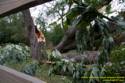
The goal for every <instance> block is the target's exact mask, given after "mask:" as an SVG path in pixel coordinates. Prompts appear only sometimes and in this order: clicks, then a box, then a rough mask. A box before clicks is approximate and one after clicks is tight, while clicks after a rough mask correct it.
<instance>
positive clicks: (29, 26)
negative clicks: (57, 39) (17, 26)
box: [22, 9, 45, 61]
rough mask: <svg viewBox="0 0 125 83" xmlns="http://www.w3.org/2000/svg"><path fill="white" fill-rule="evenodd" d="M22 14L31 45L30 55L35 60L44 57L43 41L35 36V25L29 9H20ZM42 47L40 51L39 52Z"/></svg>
mask: <svg viewBox="0 0 125 83" xmlns="http://www.w3.org/2000/svg"><path fill="white" fill-rule="evenodd" d="M22 13H23V16H24V23H25V27H26V31H27V36H28V41H29V43H30V47H31V56H32V58H33V59H36V60H39V61H40V60H43V59H45V53H44V52H45V51H43V48H44V43H42V42H38V41H37V38H36V36H35V25H34V23H33V20H32V17H31V14H30V11H29V9H27V10H24V11H22ZM41 47H42V52H41Z"/></svg>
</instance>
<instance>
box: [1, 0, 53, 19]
mask: <svg viewBox="0 0 125 83" xmlns="http://www.w3.org/2000/svg"><path fill="white" fill-rule="evenodd" d="M49 1H51V0H0V17H2V16H6V15H9V14H12V13H15V12H19V11H21V10H24V9H28V8H30V7H33V6H36V5H39V4H43V3H45V2H49Z"/></svg>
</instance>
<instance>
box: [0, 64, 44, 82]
mask: <svg viewBox="0 0 125 83" xmlns="http://www.w3.org/2000/svg"><path fill="white" fill-rule="evenodd" d="M0 83H46V82H44V81H41V80H39V79H37V78H35V77H31V76H29V75H26V74H23V73H21V72H17V71H15V70H13V69H11V68H8V67H5V66H1V65H0Z"/></svg>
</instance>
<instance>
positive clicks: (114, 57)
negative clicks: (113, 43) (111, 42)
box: [110, 45, 125, 64]
mask: <svg viewBox="0 0 125 83" xmlns="http://www.w3.org/2000/svg"><path fill="white" fill-rule="evenodd" d="M110 60H111V62H113V63H116V64H121V63H124V60H125V45H121V46H117V47H115V48H114V49H113V50H112V52H111V55H110Z"/></svg>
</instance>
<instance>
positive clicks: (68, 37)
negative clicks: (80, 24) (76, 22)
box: [55, 27, 77, 53]
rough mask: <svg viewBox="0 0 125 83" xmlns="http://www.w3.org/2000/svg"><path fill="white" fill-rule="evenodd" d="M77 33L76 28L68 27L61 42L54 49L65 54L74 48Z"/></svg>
mask: <svg viewBox="0 0 125 83" xmlns="http://www.w3.org/2000/svg"><path fill="white" fill-rule="evenodd" d="M76 31H77V28H76V27H70V28H69V29H68V30H67V32H66V33H65V35H64V37H63V38H62V41H61V42H60V43H59V44H58V45H57V46H56V47H55V49H57V50H58V51H60V52H62V53H63V52H67V51H69V50H71V49H74V48H76V43H75V33H76Z"/></svg>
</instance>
